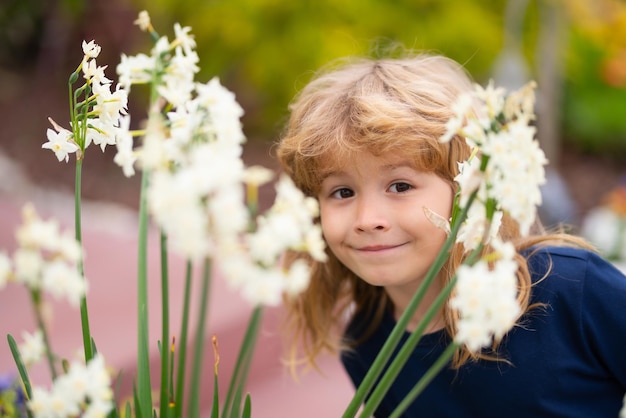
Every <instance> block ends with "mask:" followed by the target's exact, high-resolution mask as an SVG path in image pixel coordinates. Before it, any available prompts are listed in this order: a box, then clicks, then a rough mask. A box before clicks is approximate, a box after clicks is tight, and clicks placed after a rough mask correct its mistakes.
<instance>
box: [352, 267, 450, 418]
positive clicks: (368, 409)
mask: <svg viewBox="0 0 626 418" xmlns="http://www.w3.org/2000/svg"><path fill="white" fill-rule="evenodd" d="M455 284H456V276H454V278H453V279H452V280H451V281H450V282H449V283H448V284H447V285H446V287H445V288H444V289H443V290H442V291H441V293H439V295H438V296H437V298H436V299H435V301H434V302H433V304H432V305H431V306H430V307H429V308H428V311H427V312H426V314H425V315H424V317H423V318H422V319H421V320H420V322H419V324H418V326H417V328H415V330H414V331H413V332H412V333H411V335H410V336H409V338H408V339H407V341H406V342H405V343H404V345H403V346H402V348H401V349H400V351H399V352H398V354H397V355H396V357H395V358H394V359H393V361H392V362H391V365H390V366H389V368H388V369H387V371H386V372H385V374H384V375H383V377H382V379H381V380H380V383H379V384H378V385H377V386H376V388H375V389H374V391H373V392H372V394H371V396H370V397H369V399H368V400H367V402H366V403H365V406H364V407H363V410H362V412H361V415H362V416H366V417H368V416H371V415H373V413H374V411H375V410H376V408H378V405H380V402H381V401H382V400H383V398H384V396H385V394H386V393H387V391H388V390H389V388H390V387H391V385H392V383H393V382H394V381H395V379H396V377H397V376H398V374H400V371H401V370H402V368H403V367H404V365H405V364H406V362H407V361H408V360H409V357H410V356H411V353H412V352H413V350H414V349H415V347H416V346H417V344H418V343H419V341H420V339H421V338H422V335H424V331H425V330H426V327H427V326H428V324H429V323H430V321H431V320H432V319H433V318H434V316H435V314H436V313H437V312H438V311H439V310H440V309H441V307H442V306H443V305H444V304H445V303H446V300H447V299H448V296H449V295H450V293H451V292H452V289H454V285H455ZM429 372H430V369H429ZM429 372H427V373H426V374H428V373H429Z"/></svg>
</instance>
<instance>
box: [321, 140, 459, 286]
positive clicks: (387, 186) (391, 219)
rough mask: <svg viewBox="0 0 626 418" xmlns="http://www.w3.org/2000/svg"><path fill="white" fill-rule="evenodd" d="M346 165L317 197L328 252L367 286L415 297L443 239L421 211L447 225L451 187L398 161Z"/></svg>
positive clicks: (362, 156) (367, 159) (371, 159)
mask: <svg viewBox="0 0 626 418" xmlns="http://www.w3.org/2000/svg"><path fill="white" fill-rule="evenodd" d="M348 164H349V165H346V166H345V167H344V168H342V169H340V170H339V171H335V172H332V173H331V174H330V175H329V176H328V177H326V178H325V179H324V180H323V182H322V185H321V189H320V193H319V196H318V197H319V202H320V209H321V222H322V230H323V232H324V237H325V238H326V242H327V244H328V246H329V248H330V249H331V250H332V252H333V253H334V254H335V256H336V257H337V258H338V259H339V260H340V261H341V262H342V263H343V264H344V265H345V266H346V267H348V268H349V269H350V270H351V271H352V272H354V273H355V274H356V275H357V276H359V277H360V278H362V279H363V280H365V281H366V282H368V283H370V284H372V285H377V286H384V287H385V288H386V289H387V291H388V292H390V293H395V292H403V291H410V292H413V291H414V290H415V288H416V287H417V286H418V285H419V283H420V282H421V280H422V278H423V277H424V276H425V275H426V272H427V271H428V269H429V267H430V265H431V264H432V262H433V261H434V259H435V257H436V256H437V253H438V252H439V250H440V249H441V247H442V245H443V243H444V241H445V239H446V235H445V232H443V231H442V230H440V229H439V228H437V227H435V226H434V225H433V224H432V223H431V222H430V221H429V220H428V219H427V218H426V216H425V215H424V207H427V208H429V209H431V210H432V211H434V212H436V213H437V214H439V215H441V216H443V217H444V218H445V219H449V218H450V212H451V208H452V198H453V191H452V188H451V186H450V184H449V183H447V182H446V181H444V180H443V179H442V178H440V177H439V176H437V175H436V174H434V173H431V172H421V171H418V170H416V169H415V168H414V167H413V165H412V164H411V162H410V161H409V160H405V159H403V157H402V156H397V155H390V154H387V155H384V156H382V157H375V156H373V155H372V154H369V153H365V152H362V153H359V154H358V155H357V158H355V159H354V160H353V161H350V162H349V163H348ZM411 295H412V293H411Z"/></svg>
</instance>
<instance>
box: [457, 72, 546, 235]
mask: <svg viewBox="0 0 626 418" xmlns="http://www.w3.org/2000/svg"><path fill="white" fill-rule="evenodd" d="M532 88H533V85H532V84H529V85H527V86H526V87H524V88H523V89H522V90H521V91H519V92H515V93H512V94H511V95H509V96H506V95H505V91H504V90H503V89H501V88H495V87H494V86H493V83H492V82H490V83H489V85H488V86H487V87H486V88H482V87H480V86H476V88H475V91H474V97H475V98H476V99H478V100H477V102H476V103H475V105H474V106H469V105H468V99H467V98H466V97H465V96H463V97H461V98H459V102H458V103H457V105H456V106H457V110H458V111H459V112H462V111H464V110H465V111H466V114H465V117H464V118H463V117H462V116H460V115H459V114H457V115H455V116H454V118H453V119H454V120H455V122H451V126H452V125H454V126H452V129H454V130H455V132H458V133H461V134H463V135H464V136H465V138H466V142H467V143H468V145H469V146H470V147H473V148H474V152H473V154H472V157H470V160H468V161H465V162H462V163H460V164H459V171H460V172H459V175H458V176H457V177H456V178H455V180H456V181H457V182H458V184H459V186H460V189H461V199H460V205H461V207H465V205H466V204H467V200H468V197H469V196H470V195H471V194H472V193H474V192H476V191H478V196H477V198H478V199H477V200H479V201H482V202H487V201H488V200H491V201H495V202H496V207H497V209H498V210H501V211H503V212H506V213H508V214H509V215H510V216H511V217H512V218H513V219H515V220H516V221H517V222H518V224H519V227H520V232H521V234H522V235H526V234H528V232H529V230H530V227H531V225H532V224H533V223H534V221H535V218H536V213H537V206H538V205H539V204H541V192H540V186H541V185H542V184H544V183H545V170H544V166H545V165H546V164H547V160H546V158H545V154H544V153H543V151H542V150H541V149H540V148H539V145H538V142H537V141H536V140H535V138H534V135H535V128H534V127H533V126H530V125H529V121H530V120H532V119H533V118H534V115H533V113H532V111H533V101H534V95H533V94H532ZM472 112H474V113H472ZM459 120H462V121H463V124H462V125H461V127H460V128H458V127H457V125H458V123H457V122H456V121H459ZM452 134H454V133H452ZM452 134H450V133H448V134H447V136H448V137H450V136H451V135H452ZM485 163H486V165H485ZM471 224H472V225H474V226H476V225H479V224H480V222H478V221H473V222H471ZM472 235H473V236H474V237H475V235H474V234H472ZM464 240H465V241H466V242H467V243H471V242H472V239H468V238H467V234H466V238H465V239H464ZM470 247H471V245H470Z"/></svg>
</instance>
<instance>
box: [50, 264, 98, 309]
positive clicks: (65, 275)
mask: <svg viewBox="0 0 626 418" xmlns="http://www.w3.org/2000/svg"><path fill="white" fill-rule="evenodd" d="M42 288H43V289H44V290H45V291H47V292H48V293H50V294H52V295H53V296H54V297H56V298H57V299H61V298H66V299H67V300H68V302H69V303H70V305H72V306H74V307H78V306H79V305H80V300H81V299H82V297H83V296H85V293H86V291H87V281H86V280H85V279H84V278H83V277H82V276H81V275H80V274H79V273H78V271H77V269H76V267H75V266H71V265H68V264H67V263H65V262H63V261H60V260H54V261H51V262H49V263H46V264H45V265H44V266H43V272H42Z"/></svg>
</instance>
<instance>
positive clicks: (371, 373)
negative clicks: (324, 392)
mask: <svg viewBox="0 0 626 418" xmlns="http://www.w3.org/2000/svg"><path fill="white" fill-rule="evenodd" d="M475 198H476V192H474V193H473V194H472V195H471V196H470V198H469V200H468V203H467V205H466V206H465V208H464V209H463V211H462V212H461V213H460V215H459V216H458V217H457V218H456V219H454V220H453V224H452V228H451V231H450V234H449V235H448V238H447V239H446V241H445V242H444V244H443V245H442V247H441V250H440V251H439V253H438V254H437V257H436V258H435V260H434V261H433V264H432V265H431V266H430V269H429V270H428V272H427V273H426V276H425V277H424V280H423V281H422V283H421V284H420V287H419V288H418V289H417V292H416V293H415V295H413V298H412V299H411V301H410V302H409V305H408V306H407V308H406V309H405V311H404V313H403V314H402V315H401V316H400V318H399V319H398V322H397V323H396V325H395V326H394V328H393V330H392V331H391V334H389V336H388V337H387V340H386V341H385V343H384V344H383V347H382V348H381V350H380V352H379V353H378V355H377V356H376V359H375V360H374V362H373V363H372V365H371V366H370V369H369V370H368V372H367V373H366V375H365V377H364V378H363V381H362V382H361V384H360V385H359V387H358V388H357V390H356V393H355V394H354V397H353V398H352V400H351V401H350V403H349V404H348V406H347V408H346V411H345V412H344V414H343V416H342V417H343V418H349V417H354V416H355V415H356V413H357V411H358V409H359V407H360V406H361V404H362V403H363V401H364V400H365V398H366V397H367V395H368V394H369V393H370V391H371V390H372V388H373V387H374V385H375V384H376V379H378V377H379V376H380V374H381V373H382V370H383V368H384V367H385V365H386V364H387V362H388V361H389V359H390V358H391V356H392V354H393V352H394V351H395V349H396V347H397V346H398V344H399V342H400V340H401V338H402V335H403V334H404V332H405V330H406V328H407V326H408V324H409V321H410V320H411V318H412V317H413V315H414V314H415V311H416V310H417V308H418V306H419V304H420V303H421V301H422V299H423V298H424V295H425V294H426V292H427V290H428V288H429V287H430V285H431V283H432V282H433V281H434V280H435V278H436V277H437V275H438V274H439V271H440V270H441V268H442V267H443V265H444V264H445V262H446V260H447V259H448V257H449V254H448V253H449V251H450V249H451V248H452V246H453V245H454V242H455V241H456V236H457V234H458V232H459V228H460V227H461V225H462V223H463V221H464V220H465V218H466V217H467V212H468V210H469V208H470V206H471V204H472V202H473V200H474V199H475Z"/></svg>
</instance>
